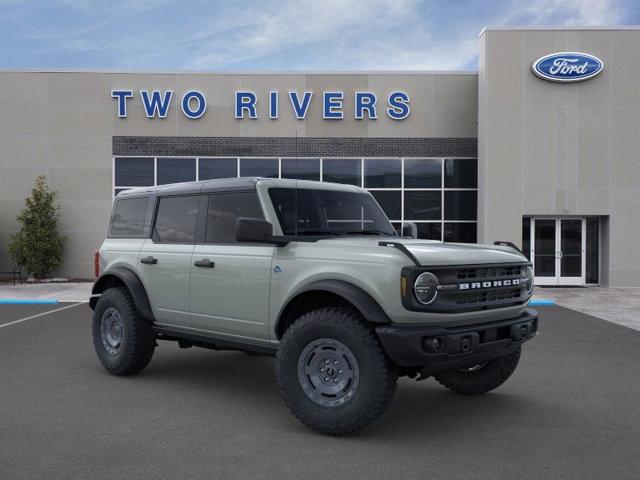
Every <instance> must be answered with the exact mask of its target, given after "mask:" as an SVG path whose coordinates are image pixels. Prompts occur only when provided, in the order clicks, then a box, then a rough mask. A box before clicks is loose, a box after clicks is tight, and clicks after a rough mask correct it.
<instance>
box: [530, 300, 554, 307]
mask: <svg viewBox="0 0 640 480" xmlns="http://www.w3.org/2000/svg"><path fill="white" fill-rule="evenodd" d="M555 304H556V302H555V301H553V300H531V301H530V302H529V305H533V306H538V307H540V306H542V305H555Z"/></svg>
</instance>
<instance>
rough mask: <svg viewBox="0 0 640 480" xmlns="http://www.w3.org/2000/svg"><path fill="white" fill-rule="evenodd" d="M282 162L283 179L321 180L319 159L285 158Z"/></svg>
mask: <svg viewBox="0 0 640 480" xmlns="http://www.w3.org/2000/svg"><path fill="white" fill-rule="evenodd" d="M280 161H281V162H282V165H281V169H282V178H293V179H296V180H316V181H319V180H320V159H319V158H298V159H295V158H283V159H282V160H280Z"/></svg>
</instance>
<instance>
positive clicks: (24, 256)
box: [9, 175, 67, 278]
mask: <svg viewBox="0 0 640 480" xmlns="http://www.w3.org/2000/svg"><path fill="white" fill-rule="evenodd" d="M57 195H58V192H56V191H54V190H51V189H50V188H49V185H48V184H47V178H46V177H45V176H44V175H42V176H39V177H38V178H36V179H35V182H34V185H33V188H32V189H31V196H30V197H28V198H27V199H26V200H25V208H24V209H23V210H22V211H21V212H20V213H19V214H18V216H17V217H16V218H17V219H18V222H20V225H21V226H20V230H18V231H17V232H16V233H14V234H13V235H11V239H10V241H9V253H10V254H11V257H12V258H13V261H14V262H15V263H17V264H18V265H20V266H22V267H24V268H26V269H27V271H28V272H29V273H31V275H33V276H34V277H35V278H42V277H44V276H46V275H47V274H49V273H50V272H51V271H52V270H54V269H56V268H58V267H60V266H61V265H62V255H63V252H64V244H65V242H66V240H67V237H65V236H63V235H60V234H59V233H58V221H59V220H60V206H59V205H58V204H56V197H57Z"/></svg>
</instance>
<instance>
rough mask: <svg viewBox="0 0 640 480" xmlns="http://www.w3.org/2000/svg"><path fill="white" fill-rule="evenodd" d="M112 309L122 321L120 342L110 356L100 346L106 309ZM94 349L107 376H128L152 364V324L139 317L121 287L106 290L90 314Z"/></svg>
mask: <svg viewBox="0 0 640 480" xmlns="http://www.w3.org/2000/svg"><path fill="white" fill-rule="evenodd" d="M109 308H111V309H115V310H116V311H117V313H118V314H119V315H120V317H121V318H122V340H121V345H120V347H119V349H118V351H117V353H115V354H114V353H110V352H109V351H108V350H107V349H106V347H105V345H104V344H103V339H102V334H101V327H102V322H103V315H104V313H105V311H106V310H107V309H109ZM92 333H93V346H94V348H95V350H96V353H97V354H98V358H99V359H100V362H101V363H102V365H103V366H104V368H106V369H107V370H108V371H109V373H112V374H114V375H131V374H133V373H136V372H139V371H140V370H142V369H143V368H144V367H146V366H147V365H148V364H149V362H150V361H151V357H152V356H153V351H154V349H155V346H156V341H155V335H154V333H153V331H152V329H151V322H149V321H147V320H145V319H144V318H142V316H141V315H140V313H139V312H138V310H137V309H136V306H135V304H134V302H133V298H132V297H131V293H130V292H129V290H127V289H126V288H124V287H118V288H109V289H107V290H106V291H105V292H104V293H103V294H102V295H101V296H100V299H99V300H98V302H97V303H96V307H95V310H94V312H93V325H92Z"/></svg>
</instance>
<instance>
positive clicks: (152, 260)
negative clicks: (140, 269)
mask: <svg viewBox="0 0 640 480" xmlns="http://www.w3.org/2000/svg"><path fill="white" fill-rule="evenodd" d="M140 263H146V264H147V265H155V264H156V263H158V259H157V258H155V257H152V256H151V255H149V256H148V257H144V258H141V259H140Z"/></svg>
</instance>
